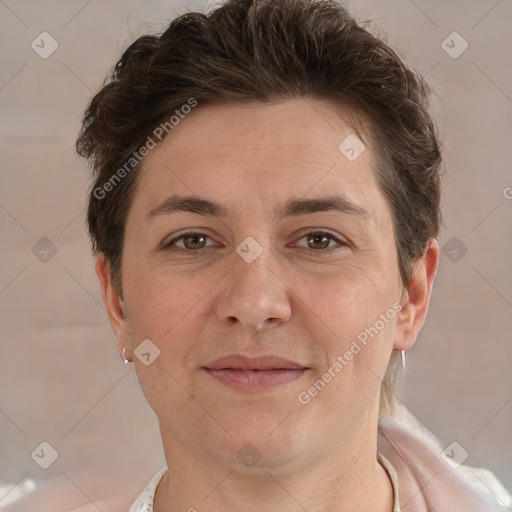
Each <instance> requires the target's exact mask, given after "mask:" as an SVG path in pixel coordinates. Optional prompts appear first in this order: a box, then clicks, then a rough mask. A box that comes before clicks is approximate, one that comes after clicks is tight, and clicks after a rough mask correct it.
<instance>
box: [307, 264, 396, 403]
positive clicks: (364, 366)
mask: <svg viewBox="0 0 512 512" xmlns="http://www.w3.org/2000/svg"><path fill="white" fill-rule="evenodd" d="M393 283H394V277H393V276H391V275H388V276H384V275H378V274H375V275H373V276H371V277H369V276H368V274H364V275H363V274H362V273H361V272H358V271H356V270H355V269H351V271H350V272H348V271H347V272H344V273H343V275H342V276H341V275H340V276H339V278H337V279H336V280H334V279H332V278H331V279H330V280H325V282H323V281H322V280H321V281H320V282H319V283H318V284H319V286H317V287H316V288H315V289H314V290H313V291H311V293H310V295H309V297H310V301H311V302H310V303H311V304H312V305H315V307H314V313H315V314H316V315H317V317H318V318H319V319H320V320H321V321H322V323H323V324H324V325H325V326H327V327H328V329H326V330H323V332H325V333H327V334H326V335H325V336H321V337H318V336H317V339H316V343H318V344H320V345H322V347H323V350H324V352H325V355H326V357H325V359H326V360H327V363H326V365H325V367H322V368H319V369H318V371H317V372H316V373H315V374H314V375H313V376H312V379H311V385H312V386H313V387H314V388H315V389H310V391H311V393H309V392H308V391H307V390H306V392H308V394H310V395H314V396H316V394H318V395H320V394H323V395H324V399H325V400H329V401H333V402H334V403H336V404H337V405H338V406H339V405H340V404H341V403H343V402H345V403H347V404H348V403H353V402H354V401H359V400H360V399H361V398H362V396H363V395H366V396H367V397H368V398H369V397H371V396H374V395H375V393H376V390H377V389H378V386H379V385H380V381H381V380H382V378H383V377H384V374H385V371H386V368H387V365H388V361H389V357H390V354H391V351H392V347H393V340H394V336H395V323H396V316H397V309H398V308H399V305H398V302H397V293H396V289H395V287H394V286H392V284H393ZM319 380H320V381H321V382H319ZM315 383H316V384H315ZM324 384H325V386H324ZM327 388H329V389H328V390H327ZM324 389H325V391H324ZM363 401H364V399H363Z"/></svg>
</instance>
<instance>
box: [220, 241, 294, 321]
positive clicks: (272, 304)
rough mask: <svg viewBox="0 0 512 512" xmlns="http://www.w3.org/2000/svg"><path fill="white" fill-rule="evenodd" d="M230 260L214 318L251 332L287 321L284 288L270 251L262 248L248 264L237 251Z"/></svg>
mask: <svg viewBox="0 0 512 512" xmlns="http://www.w3.org/2000/svg"><path fill="white" fill-rule="evenodd" d="M234 260H235V261H234V264H233V267H232V269H231V271H230V272H228V274H227V276H226V277H225V279H223V281H222V283H223V284H222V290H221V291H220V293H219V295H218V297H217V305H216V313H217V315H218V318H219V319H220V320H221V321H222V322H223V323H225V324H228V325H231V326H232V325H237V324H239V325H241V326H243V327H245V328H246V329H248V330H252V331H261V330H263V329H266V328H275V327H277V326H279V325H281V324H283V323H284V322H287V321H288V320H289V318H290V316H291V304H290V300H289V294H288V288H287V286H286V284H285V283H284V282H283V280H281V278H280V277H278V276H279V271H278V265H277V264H276V261H275V260H273V258H272V255H271V254H270V250H268V249H265V250H264V251H263V253H262V254H260V255H259V256H258V257H257V258H256V259H255V260H254V261H252V262H251V263H248V262H247V261H245V260H244V259H243V258H242V257H240V256H239V255H238V254H234Z"/></svg>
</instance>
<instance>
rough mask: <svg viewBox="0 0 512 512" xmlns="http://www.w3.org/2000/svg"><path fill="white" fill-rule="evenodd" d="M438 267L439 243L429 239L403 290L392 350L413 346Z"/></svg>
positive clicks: (421, 323) (426, 307)
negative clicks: (407, 284)
mask: <svg viewBox="0 0 512 512" xmlns="http://www.w3.org/2000/svg"><path fill="white" fill-rule="evenodd" d="M438 266H439V243H438V242H437V240H436V239H435V238H433V239H431V240H430V242H429V245H428V246H427V249H426V251H425V253H424V254H423V256H422V257H421V258H420V260H418V261H417V262H416V264H415V265H414V269H413V275H412V280H411V284H410V285H409V288H408V289H407V290H404V293H403V296H402V309H401V310H400V312H399V313H398V315H397V324H396V325H397V332H396V337H395V342H394V344H393V348H394V349H395V350H407V349H409V348H411V347H412V346H413V345H414V342H415V341H416V337H417V336H418V333H419V332H420V330H421V328H422V327H423V324H424V323H425V317H426V316H427V311H428V305H429V302H430V294H431V293H432V285H433V284H434V278H435V276H436V273H437V269H438Z"/></svg>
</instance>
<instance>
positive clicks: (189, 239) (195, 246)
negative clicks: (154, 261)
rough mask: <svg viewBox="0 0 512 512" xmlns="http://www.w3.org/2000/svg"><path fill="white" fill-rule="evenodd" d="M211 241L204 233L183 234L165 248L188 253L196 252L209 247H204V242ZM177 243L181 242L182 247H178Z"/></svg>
mask: <svg viewBox="0 0 512 512" xmlns="http://www.w3.org/2000/svg"><path fill="white" fill-rule="evenodd" d="M207 240H211V239H210V237H209V236H208V235H205V234H204V233H196V232H189V233H183V234H182V235H180V236H178V237H176V238H174V239H173V240H171V241H170V242H169V243H167V244H166V245H165V247H166V248H169V249H174V248H176V247H177V248H179V249H183V250H188V251H196V250H199V249H204V248H205V247H209V246H207V245H206V241H207ZM178 242H183V245H181V246H180V245H178Z"/></svg>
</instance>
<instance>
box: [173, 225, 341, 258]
mask: <svg viewBox="0 0 512 512" xmlns="http://www.w3.org/2000/svg"><path fill="white" fill-rule="evenodd" d="M189 235H197V236H202V237H206V238H207V239H208V240H211V237H209V236H208V235H206V234H204V233H201V232H199V231H187V232H186V233H183V234H181V235H180V236H178V237H176V238H173V239H172V240H171V241H169V242H168V243H166V244H165V245H164V249H166V250H171V251H174V250H178V251H182V252H187V253H194V252H200V251H203V250H205V249H207V248H208V247H212V246H207V247H202V248H201V249H186V248H183V247H177V246H176V245H174V244H175V243H176V242H178V241H180V240H182V239H183V238H185V237H186V236H189ZM311 235H312V236H318V235H327V238H330V239H331V240H334V241H335V242H337V243H338V244H339V245H340V247H337V248H332V247H330V248H329V247H327V248H325V249H310V250H311V251H317V252H337V251H339V250H340V249H342V248H343V247H346V246H348V245H349V244H348V243H347V242H345V241H343V240H340V239H339V238H338V237H337V236H335V235H334V234H333V233H331V232H330V231H327V230H315V231H309V232H307V233H305V234H304V235H302V236H301V237H300V238H299V240H302V239H303V238H306V237H308V236H311ZM302 248H303V249H308V247H302Z"/></svg>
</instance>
